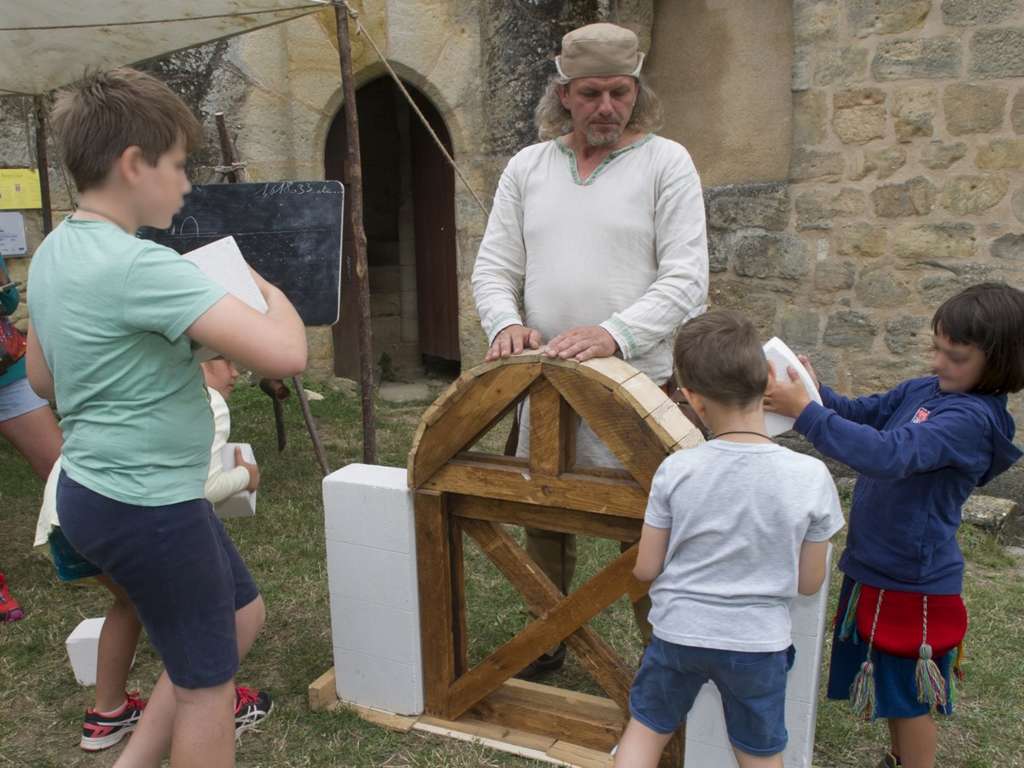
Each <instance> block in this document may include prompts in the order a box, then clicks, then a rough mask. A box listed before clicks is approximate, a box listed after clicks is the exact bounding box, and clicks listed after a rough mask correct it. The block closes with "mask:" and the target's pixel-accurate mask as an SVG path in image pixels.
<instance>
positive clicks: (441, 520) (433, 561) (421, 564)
mask: <svg viewBox="0 0 1024 768" xmlns="http://www.w3.org/2000/svg"><path fill="white" fill-rule="evenodd" d="M414 504H415V511H416V564H417V568H416V571H417V577H418V581H419V598H420V648H421V650H422V656H423V700H424V709H425V710H426V711H427V713H428V714H431V715H438V716H441V717H447V716H448V688H449V686H450V685H451V684H452V681H453V680H454V679H455V643H454V636H453V625H452V573H451V547H450V540H449V533H448V526H449V521H448V512H447V510H446V509H445V500H444V497H443V496H442V495H441V494H439V493H432V492H430V491H417V492H416V495H415V498H414Z"/></svg>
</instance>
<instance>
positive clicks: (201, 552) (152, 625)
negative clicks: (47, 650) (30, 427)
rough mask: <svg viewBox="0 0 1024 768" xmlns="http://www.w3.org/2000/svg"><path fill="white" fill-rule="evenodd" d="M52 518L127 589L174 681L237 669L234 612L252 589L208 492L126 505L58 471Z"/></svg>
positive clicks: (225, 676)
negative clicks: (199, 496) (164, 501)
mask: <svg viewBox="0 0 1024 768" xmlns="http://www.w3.org/2000/svg"><path fill="white" fill-rule="evenodd" d="M57 516H58V517H59V518H60V527H61V530H63V532H64V535H65V536H66V537H67V540H68V542H69V543H70V544H71V546H72V547H73V548H74V549H75V550H77V551H78V552H79V553H80V554H81V556H82V557H83V558H85V559H86V560H87V561H89V562H90V563H93V564H94V565H95V566H96V567H97V568H99V569H100V570H102V571H103V573H105V574H107V575H108V576H110V577H111V578H112V579H113V580H114V581H115V582H116V583H117V584H119V585H120V586H121V587H122V588H123V589H124V590H125V592H127V593H128V597H129V598H130V599H131V601H132V603H133V604H134V605H135V610H136V611H137V612H138V614H139V619H140V620H141V621H142V624H143V626H144V627H145V628H146V633H147V634H148V635H149V640H150V642H151V643H152V644H153V647H154V648H156V651H157V653H159V654H160V657H161V659H162V660H163V662H164V666H165V667H166V668H167V674H168V676H169V677H170V678H171V682H172V683H174V684H175V685H177V686H179V687H181V688H212V687H214V686H217V685H221V684H222V683H226V682H228V681H229V680H231V679H232V678H233V677H234V676H235V673H236V672H237V671H238V645H237V640H236V636H235V611H237V610H238V609H240V608H243V607H245V606H246V605H248V604H249V603H250V602H252V601H253V600H255V599H256V598H257V597H258V596H259V590H258V589H257V588H256V584H255V583H254V582H253V579H252V576H251V575H250V574H249V570H248V569H247V568H246V567H245V563H243V562H242V558H241V557H240V556H239V554H238V551H237V550H236V549H235V546H234V544H232V543H231V539H230V538H229V537H228V534H227V531H225V530H224V526H223V525H222V524H221V522H220V520H218V519H217V517H216V515H214V513H213V509H212V507H211V506H210V503H209V502H208V501H207V500H206V499H194V500H191V501H184V502H181V503H178V504H168V505H166V506H160V507H141V506H136V505H133V504H125V503H123V502H120V501H116V500H114V499H110V498H107V497H106V496H103V495H101V494H98V493H96V492H95V491H92V490H90V489H88V488H86V487H85V486H83V485H81V484H79V483H77V482H75V481H74V480H72V479H71V478H70V477H68V476H67V474H66V473H64V472H63V471H62V472H61V473H60V481H59V483H58V485H57Z"/></svg>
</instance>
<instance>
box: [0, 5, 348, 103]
mask: <svg viewBox="0 0 1024 768" xmlns="http://www.w3.org/2000/svg"><path fill="white" fill-rule="evenodd" d="M330 5H331V3H330V0H155V1H154V0H89V1H88V2H81V1H80V0H76V1H71V0H64V1H63V2H37V3H25V2H24V0H0V95H4V94H18V95H23V96H31V95H35V94H40V93H46V92H47V91H50V90H53V89H54V88H59V87H61V86H63V85H67V84H69V83H71V82H74V81H75V80H78V79H79V78H80V77H82V75H84V74H85V73H86V72H94V71H103V70H108V69H112V68H114V67H119V66H125V65H129V64H137V63H139V62H143V61H148V60H150V59H156V58H160V57H161V56H166V55H167V54H169V53H174V52H175V51H180V50H183V49H185V48H191V47H192V46H195V45H201V44H203V43H209V42H212V41H214V40H221V39H223V38H226V37H233V36H234V35H239V34H242V33H243V32H249V31H252V30H254V29H260V28H261V27H267V26H270V25H272V24H279V23H281V22H284V21H289V20H290V19H294V18H297V17H299V16H304V15H306V14H308V13H313V12H315V11H318V10H321V9H323V8H324V7H329V6H330Z"/></svg>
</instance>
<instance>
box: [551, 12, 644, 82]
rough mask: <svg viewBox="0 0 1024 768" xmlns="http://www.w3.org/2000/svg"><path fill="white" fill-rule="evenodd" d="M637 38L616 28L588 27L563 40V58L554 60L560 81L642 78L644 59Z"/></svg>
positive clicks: (625, 30) (567, 35)
mask: <svg viewBox="0 0 1024 768" xmlns="http://www.w3.org/2000/svg"><path fill="white" fill-rule="evenodd" d="M639 48H640V42H639V41H638V40H637V37H636V34H635V33H634V32H632V31H631V30H628V29H626V28H625V27H620V26H618V25H617V24H607V23H601V24H587V26H585V27H580V28H579V29H574V30H573V31H572V32H568V33H566V35H565V36H564V37H563V38H562V55H561V56H556V57H555V66H556V67H557V68H558V74H559V77H560V78H561V79H562V80H564V81H566V82H568V81H569V80H572V79H574V78H577V77H614V76H616V75H629V76H631V77H639V76H640V68H641V67H642V66H643V63H644V55H643V53H641V52H640V51H639Z"/></svg>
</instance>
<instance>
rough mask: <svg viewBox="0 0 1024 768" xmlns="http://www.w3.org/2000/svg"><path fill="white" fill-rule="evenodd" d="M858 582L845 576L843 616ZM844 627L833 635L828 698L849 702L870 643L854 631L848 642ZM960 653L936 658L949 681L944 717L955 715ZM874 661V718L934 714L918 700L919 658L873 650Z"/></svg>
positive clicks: (842, 603) (841, 608) (840, 605)
mask: <svg viewBox="0 0 1024 768" xmlns="http://www.w3.org/2000/svg"><path fill="white" fill-rule="evenodd" d="M853 585H854V581H853V579H851V578H850V577H849V576H844V577H843V588H842V591H840V593H839V607H840V610H839V615H840V616H842V615H843V613H845V612H846V603H847V601H848V600H849V599H850V593H851V591H852V590H853ZM839 631H840V627H839V626H837V627H836V628H835V630H834V631H833V634H832V658H831V660H830V661H829V668H828V698H830V699H839V700H842V699H849V698H850V687H851V686H852V685H853V681H854V678H856V677H857V673H858V672H859V671H860V666H861V664H863V663H864V661H866V660H867V651H868V643H867V640H865V639H864V638H861V637H859V636H858V635H857V633H856V632H854V633H853V634H852V635H851V636H850V637H849V638H847V639H846V640H842V639H840V637H839ZM955 658H956V651H955V650H953V651H950V652H949V653H947V654H946V655H944V656H940V657H937V658H936V659H935V663H936V665H938V667H939V671H940V672H941V673H942V677H943V679H944V680H945V681H946V703H945V704H944V705H943V706H942V707H939V708H938V709H937V711H938V712H940V713H942V714H944V715H952V714H953V698H954V697H953V696H952V690H953V679H952V673H953V661H954V660H955ZM871 661H872V663H873V664H874V680H875V709H874V711H873V712H872V713H871V717H872V718H878V717H881V718H911V717H920V716H921V715H927V714H928V713H929V712H930V711H931V707H930V706H929V705H928V704H922V703H921V702H920V701H918V700H917V681H916V679H915V677H914V675H915V673H916V671H917V659H906V658H902V657H900V656H893V655H892V654H888V653H884V652H883V651H880V650H878V649H877V648H872V649H871Z"/></svg>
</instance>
